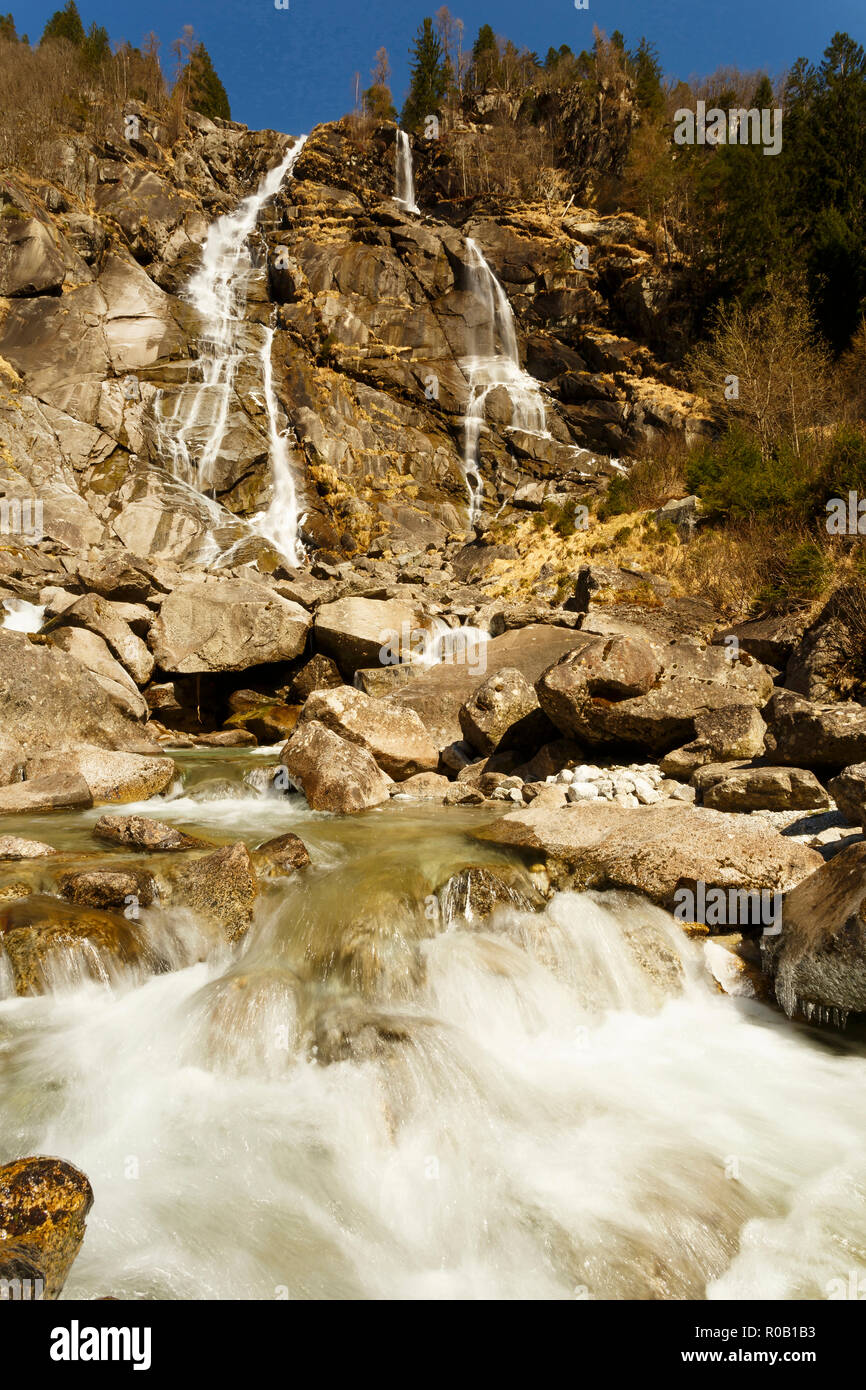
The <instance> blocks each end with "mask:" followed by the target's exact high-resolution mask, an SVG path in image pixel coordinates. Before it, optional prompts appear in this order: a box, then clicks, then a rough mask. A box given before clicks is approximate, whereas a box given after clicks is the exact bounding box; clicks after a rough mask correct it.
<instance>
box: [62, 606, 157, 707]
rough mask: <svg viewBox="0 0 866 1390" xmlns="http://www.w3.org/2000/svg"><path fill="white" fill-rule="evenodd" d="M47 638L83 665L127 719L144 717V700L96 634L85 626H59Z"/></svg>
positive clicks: (124, 670)
mask: <svg viewBox="0 0 866 1390" xmlns="http://www.w3.org/2000/svg"><path fill="white" fill-rule="evenodd" d="M46 640H47V641H48V642H50V643H51V645H52V646H54V647H59V648H60V650H61V651H64V652H66V653H67V654H68V655H69V656H72V657H74V658H75V660H76V661H77V662H79V663H80V664H81V665H82V666H84V667H85V668H86V669H87V670H88V671H89V672H90V673H91V675H92V676H93V678H94V680H96V681H97V682H98V683H99V685H101V686H102V689H103V690H104V691H105V693H106V695H107V696H108V698H109V699H110V700H111V702H112V704H114V705H116V706H117V708H118V709H119V710H120V711H121V712H122V713H123V714H126V715H128V716H129V718H130V719H146V718H147V701H146V700H145V698H144V696H143V695H142V694H141V693H140V692H139V689H138V687H137V685H136V684H135V681H134V680H133V679H132V676H131V675H130V674H129V672H128V671H127V669H126V667H125V666H122V665H121V663H120V662H119V661H118V660H117V659H116V658H115V657H114V656H113V655H112V652H111V648H110V647H109V645H108V643H107V642H106V641H105V639H104V638H103V637H100V636H99V634H98V633H96V632H91V630H90V629H89V628H86V627H59V628H57V629H56V630H55V631H53V632H50V633H49V634H48V635H47V637H46Z"/></svg>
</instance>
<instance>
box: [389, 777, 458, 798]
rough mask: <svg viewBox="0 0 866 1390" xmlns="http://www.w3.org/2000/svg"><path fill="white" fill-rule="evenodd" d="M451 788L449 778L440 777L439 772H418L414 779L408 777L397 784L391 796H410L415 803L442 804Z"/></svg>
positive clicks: (392, 789)
mask: <svg viewBox="0 0 866 1390" xmlns="http://www.w3.org/2000/svg"><path fill="white" fill-rule="evenodd" d="M450 786H451V783H450V782H449V780H448V778H447V777H440V775H439V773H438V772H417V773H416V774H415V775H414V776H413V777H407V778H405V780H404V781H402V782H395V784H394V786H393V787H392V788H391V795H392V797H394V796H408V797H411V798H412V800H413V801H432V802H435V803H438V804H442V803H444V801H445V797H446V794H447V792H448V788H449V787H450Z"/></svg>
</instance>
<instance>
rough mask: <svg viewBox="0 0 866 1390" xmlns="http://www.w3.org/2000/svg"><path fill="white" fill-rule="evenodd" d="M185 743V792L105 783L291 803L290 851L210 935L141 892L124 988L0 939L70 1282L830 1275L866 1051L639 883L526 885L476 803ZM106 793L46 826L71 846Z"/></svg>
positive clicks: (845, 1212)
mask: <svg viewBox="0 0 866 1390" xmlns="http://www.w3.org/2000/svg"><path fill="white" fill-rule="evenodd" d="M181 761H182V762H183V765H184V767H185V770H186V775H187V779H188V780H187V785H186V788H185V790H184V791H183V793H182V794H180V795H178V796H176V797H175V798H174V799H173V800H172V799H169V800H166V801H164V802H163V801H158V802H150V803H147V804H146V805H142V806H139V807H136V806H131V807H127V808H125V809H126V810H128V811H130V812H132V813H134V812H136V811H138V810H143V811H145V812H146V813H148V814H151V815H158V816H159V817H160V819H164V820H169V821H172V822H174V823H176V824H179V825H182V826H184V827H190V826H194V827H196V828H199V829H200V830H201V831H202V832H203V833H205V834H207V835H208V836H210V837H211V838H213V837H217V838H222V837H237V835H238V833H241V834H242V835H243V836H244V838H245V839H246V840H247V841H248V842H249V843H250V844H257V843H259V842H260V841H261V840H263V839H265V838H266V837H269V836H272V835H278V834H282V833H285V832H286V831H295V832H296V833H300V834H301V835H302V837H303V839H304V842H305V843H306V844H307V845H308V847H309V850H310V854H311V857H312V866H311V867H310V868H309V869H306V870H304V871H303V872H302V873H300V874H295V875H293V876H292V878H290V879H283V880H281V881H279V884H278V885H272V886H269V885H268V884H263V887H262V893H261V894H260V897H259V900H258V905H257V909H256V920H255V923H254V925H253V928H252V929H251V932H250V934H249V936H248V937H247V938H246V940H245V942H244V943H243V944H242V945H241V946H240V947H239V948H236V949H234V950H232V949H230V948H229V947H227V946H226V945H225V943H221V942H219V941H215V940H214V937H213V935H212V934H211V935H210V936H208V935H207V934H203V933H202V932H201V930H196V929H195V927H194V924H193V923H192V921H191V920H185V918H184V915H183V914H182V913H180V912H178V911H177V910H173V911H171V912H169V911H165V910H163V909H159V908H148V909H142V911H141V920H140V922H139V923H137V924H136V930H137V931H140V932H142V933H144V934H145V935H147V937H148V939H149V940H151V941H153V942H154V946H155V948H156V949H157V951H158V954H159V955H160V956H162V958H163V959H165V960H166V961H167V962H168V963H169V965H170V966H171V967H173V968H172V969H169V970H168V971H167V972H166V973H159V974H156V975H154V976H152V977H150V978H148V979H147V980H146V981H145V982H144V983H137V984H136V983H135V982H134V981H133V980H128V981H123V980H119V981H114V982H113V983H111V982H108V981H106V982H105V983H104V984H102V985H98V984H92V983H91V984H88V983H81V982H77V983H76V982H74V981H71V980H70V979H69V978H66V979H65V982H64V978H63V974H62V971H61V972H60V974H59V975H58V980H57V988H56V990H55V992H54V993H51V994H47V995H44V996H41V997H35V998H19V999H14V998H8V997H6V998H5V999H4V997H3V996H4V981H3V973H4V972H3V967H2V957H3V952H2V949H0V1114H2V1115H3V1125H2V1128H0V1163H3V1162H6V1161H8V1160H10V1159H12V1158H15V1157H18V1156H19V1155H21V1154H26V1153H56V1154H60V1155H62V1156H63V1157H64V1158H67V1159H68V1160H70V1161H71V1162H74V1163H76V1164H78V1165H79V1166H80V1167H81V1168H82V1169H83V1170H84V1171H85V1172H86V1173H87V1174H88V1176H89V1178H90V1179H91V1182H92V1184H93V1187H94V1192H95V1199H96V1200H95V1205H94V1208H93V1212H92V1213H91V1216H90V1219H89V1222H88V1228H87V1235H86V1238H85V1241H84V1245H83V1248H82V1251H81V1253H80V1255H79V1256H78V1258H77V1260H76V1262H75V1264H74V1265H73V1267H72V1272H71V1275H70V1277H69V1280H68V1283H67V1286H66V1289H65V1292H64V1297H65V1298H68V1299H77V1298H98V1297H102V1296H105V1295H106V1294H110V1295H112V1296H114V1297H118V1298H121V1299H128V1298H138V1299H142V1298H179V1299H194V1298H223V1299H238V1298H241V1299H243V1298H286V1297H288V1298H290V1299H301V1298H316V1297H319V1298H329V1299H346V1298H401V1299H448V1298H468V1299H483V1298H496V1299H513V1298H519V1299H527V1298H554V1299H563V1300H566V1299H584V1298H589V1299H603V1298H622V1299H683V1298H699V1299H700V1298H708V1299H724V1298H735V1299H743V1300H746V1299H749V1300H751V1299H757V1300H776V1299H799V1298H806V1299H823V1298H826V1297H827V1296H828V1290H829V1289H830V1288H831V1287H832V1285H833V1281H840V1282H841V1283H843V1284H846V1285H847V1281H848V1278H849V1273H850V1271H851V1270H854V1271H855V1273H856V1275H857V1277H858V1278H859V1277H862V1275H863V1273H864V1270H863V1265H864V1263H866V1256H864V1252H866V1112H864V1108H863V1104H862V1095H863V1087H864V1084H866V1058H864V1056H863V1050H862V1048H861V1047H860V1046H859V1045H857V1044H855V1043H853V1042H846V1041H845V1040H844V1039H833V1038H832V1037H827V1038H825V1039H823V1040H816V1039H815V1038H814V1036H813V1035H812V1034H811V1033H810V1032H809V1031H808V1030H806V1029H804V1028H798V1027H795V1026H793V1025H792V1024H791V1023H790V1022H789V1021H788V1020H786V1019H784V1018H783V1017H782V1016H781V1015H780V1014H779V1013H778V1012H775V1011H773V1010H771V1009H770V1008H768V1007H767V1006H765V1005H762V1004H759V1003H756V1002H755V1001H753V1000H748V999H745V998H741V999H737V1000H733V999H730V998H726V997H724V996H722V995H720V994H719V993H718V991H717V990H716V988H715V986H714V984H713V982H712V981H711V979H710V977H709V976H708V975H707V974H706V972H705V970H704V968H703V963H702V959H703V958H702V948H701V947H700V946H699V945H698V944H697V943H694V942H692V941H690V940H688V939H687V938H686V937H685V936H684V935H683V934H682V931H681V929H680V928H679V927H678V926H676V925H675V924H674V923H673V921H672V919H671V918H670V917H669V916H668V915H667V914H666V913H664V912H662V911H661V910H660V909H657V908H654V907H652V906H650V905H648V904H647V903H645V902H643V901H641V900H639V899H637V898H634V897H630V896H628V895H621V894H606V895H596V894H591V893H590V894H577V893H561V894H558V895H556V896H555V897H554V898H553V899H552V900H551V901H550V902H549V904H548V905H547V907H546V909H544V910H542V911H537V912H532V911H528V910H525V909H522V908H521V907H520V906H519V903H520V902H521V900H522V897H523V892H524V891H529V893H530V894H531V893H532V888H531V884H530V883H529V881H528V880H527V877H526V870H525V868H523V867H522V866H521V865H519V864H518V863H517V862H515V863H511V862H510V861H508V860H507V859H504V858H502V856H501V854H500V853H499V852H498V851H493V850H492V848H491V849H490V850H489V853H488V856H487V858H486V860H485V859H484V856H483V854H481V853H480V844H479V842H478V841H477V840H475V839H474V838H472V835H471V832H472V830H473V829H475V828H478V827H479V826H480V825H482V824H483V823H484V822H485V820H486V819H488V818H489V814H490V813H489V812H482V811H465V810H460V809H457V808H451V810H450V811H449V813H448V816H447V818H446V817H443V815H442V812H441V811H437V810H436V809H435V808H431V809H428V810H423V809H418V808H416V807H415V806H407V805H406V804H405V803H404V804H402V805H401V806H400V807H399V809H398V808H397V807H395V806H390V807H386V808H385V809H384V810H383V811H380V812H373V813H371V814H369V815H367V816H364V817H360V818H353V817H350V818H345V819H344V818H329V817H322V816H316V815H311V814H310V813H309V812H307V811H306V809H305V808H304V805H303V802H302V800H301V798H299V797H289V798H286V797H282V796H278V795H276V794H274V793H269V794H267V795H255V794H254V793H253V792H252V791H251V790H249V789H248V788H244V786H243V783H242V780H241V778H242V776H243V767H244V765H246V766H247V767H250V766H253V765H256V766H260V767H261V766H262V765H263V762H262V754H261V753H258V754H251V755H246V757H245V759H244V758H242V757H240V756H237V757H235V758H232V759H225V758H222V757H220V758H219V759H214V758H213V756H212V755H207V754H192V755H186V756H185V758H182V759H181ZM215 773H217V774H219V775H220V780H221V782H222V786H223V791H222V796H221V797H219V796H217V794H216V793H217V787H216V786H215V784H214V774H215ZM202 778H204V779H205V780H201V779H202ZM99 814H100V811H99V810H94V811H92V812H85V813H80V814H79V815H78V816H77V817H75V818H74V819H73V818H72V817H70V816H66V815H63V814H58V815H57V816H56V817H55V818H54V820H53V822H52V824H53V827H54V833H53V835H52V839H53V840H54V842H55V843H56V844H57V845H58V847H59V848H60V849H61V850H64V851H69V850H72V849H75V848H77V849H78V850H81V849H83V848H88V849H90V850H91V852H92V841H91V840H90V837H89V833H88V831H89V827H90V826H92V824H93V822H94V821H95V819H96V818H97V817H98V815H99ZM43 824H44V823H43V822H39V823H38V826H36V827H34V824H33V822H32V821H30V822H27V821H26V820H24V821H21V822H20V823H16V824H14V825H10V826H9V829H10V830H11V831H12V832H13V833H29V834H31V835H32V834H34V833H44V830H43ZM64 827H65V831H64ZM491 856H493V857H491ZM126 858H127V860H128V854H127V856H126ZM481 862H485V863H486V865H487V867H488V868H489V869H492V870H493V872H495V873H499V874H500V875H503V876H504V878H503V881H506V879H507V881H508V882H510V883H514V884H515V888H516V890H517V891H515V892H514V893H513V894H512V895H508V894H506V897H508V896H510V897H511V899H512V901H511V903H510V905H509V904H506V905H505V906H503V907H501V908H500V909H499V910H498V911H497V912H496V914H495V915H494V916H493V917H490V918H486V917H485V915H484V914H485V912H486V910H487V909H486V908H485V907H484V905H483V902H482V901H481V900H479V901H478V902H476V903H475V904H474V907H473V904H472V902H471V892H467V891H466V879H465V876H463V875H462V870H463V869H464V868H465V866H466V865H467V864H477V863H481ZM146 867H152V861H149V862H148V864H147V865H146ZM15 872H16V875H18V874H24V875H27V874H33V875H37V874H39V873H41V872H44V868H43V867H41V866H40V865H39V864H38V863H37V862H35V861H33V862H30V863H27V862H25V863H23V864H21V865H16V868H15ZM455 875H460V876H461V877H460V883H461V891H451V890H449V887H448V885H449V884H452V885H453V884H454V876H455ZM509 875H511V877H510V878H509V877H508V876H509ZM521 885H522V886H523V887H522V888H521ZM470 909H473V910H470ZM6 992H7V993H8V981H7V984H6Z"/></svg>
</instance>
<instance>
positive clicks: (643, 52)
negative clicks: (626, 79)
mask: <svg viewBox="0 0 866 1390" xmlns="http://www.w3.org/2000/svg"><path fill="white" fill-rule="evenodd" d="M629 67H630V69H631V71H632V72H633V73H634V78H635V97H636V100H637V104H638V106H639V107H640V109H641V111H645V112H646V114H647V115H648V116H649V117H650V118H651V119H652V120H662V119H663V117H664V114H665V94H664V89H663V87H662V67H661V63H660V62H659V59H658V54H657V53H656V50H655V48H654V47H653V45H652V44H651V43H648V42H647V40H646V39H641V41H640V43H639V44H638V46H637V48H636V49H635V50H634V52H633V53H631V54H629Z"/></svg>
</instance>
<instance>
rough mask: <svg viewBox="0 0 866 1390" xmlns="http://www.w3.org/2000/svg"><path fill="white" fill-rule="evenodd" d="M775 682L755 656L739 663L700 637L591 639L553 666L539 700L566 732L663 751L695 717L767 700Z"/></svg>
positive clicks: (690, 735) (691, 732) (692, 729)
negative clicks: (588, 642)
mask: <svg viewBox="0 0 866 1390" xmlns="http://www.w3.org/2000/svg"><path fill="white" fill-rule="evenodd" d="M772 689H773V683H772V680H771V678H770V676H769V674H768V672H767V671H766V670H765V669H764V667H763V666H761V665H760V664H759V663H758V662H756V661H753V660H752V658H751V657H743V658H742V659H741V660H740V661H738V662H735V663H732V662H731V661H729V660H728V659H727V657H726V656H725V655H724V653H723V652H722V651H720V650H719V648H717V647H708V646H706V645H705V644H704V643H702V642H699V641H697V640H696V639H694V638H687V637H685V638H680V639H677V640H674V641H673V642H669V643H667V644H662V643H661V642H659V641H657V640H655V639H652V638H648V639H647V640H646V641H643V640H640V639H636V640H632V639H629V638H626V637H609V638H595V639H592V641H591V643H590V645H588V646H585V647H582V648H581V649H580V650H578V651H576V652H574V653H572V654H570V655H568V656H566V657H565V658H564V659H563V660H562V661H561V662H559V663H557V664H556V665H554V666H552V667H550V668H549V669H548V670H547V671H545V672H544V674H543V675H542V676H541V678H540V680H539V681H538V683H537V686H536V690H537V692H538V699H539V703H540V704H541V708H542V709H543V710H544V711H545V713H546V714H547V715H548V716H549V718H550V720H551V721H552V723H553V724H555V725H556V727H557V728H558V729H559V730H560V732H561V733H563V734H565V735H566V736H567V737H569V738H574V739H577V740H580V741H582V742H586V743H589V744H592V745H596V746H597V745H600V744H605V743H626V744H629V743H633V744H638V745H640V746H642V747H644V748H648V749H651V750H653V751H655V752H664V751H665V750H666V749H670V748H672V747H673V746H674V745H675V744H676V743H679V742H682V741H683V739H694V738H695V736H696V732H697V731H696V724H695V721H696V719H697V718H698V717H699V716H700V715H702V714H716V713H718V712H719V711H720V710H722V709H724V708H726V707H727V706H732V705H738V706H741V705H744V704H746V705H752V706H754V707H760V706H761V705H763V704H764V703H765V702H766V700H767V699H769V697H770V695H771V693H772Z"/></svg>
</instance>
